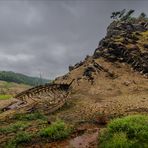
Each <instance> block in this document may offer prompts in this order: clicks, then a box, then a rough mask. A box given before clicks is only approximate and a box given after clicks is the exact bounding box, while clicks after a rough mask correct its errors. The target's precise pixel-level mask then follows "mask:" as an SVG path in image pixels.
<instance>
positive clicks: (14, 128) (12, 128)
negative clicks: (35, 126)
mask: <svg viewBox="0 0 148 148" xmlns="http://www.w3.org/2000/svg"><path fill="white" fill-rule="evenodd" d="M28 126H29V124H28V123H26V122H21V121H18V122H16V123H14V124H10V125H9V126H6V127H1V128H0V134H8V133H16V132H18V131H19V130H24V129H25V128H27V127H28Z"/></svg>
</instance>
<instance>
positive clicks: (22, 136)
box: [0, 120, 72, 148]
mask: <svg viewBox="0 0 148 148" xmlns="http://www.w3.org/2000/svg"><path fill="white" fill-rule="evenodd" d="M27 127H29V126H28V125H25V124H23V123H22V122H20V123H19V122H18V123H15V124H12V125H10V126H9V127H7V128H3V129H1V131H0V132H1V133H3V134H8V133H12V132H13V133H16V134H15V135H14V136H13V137H12V138H11V139H10V140H9V141H7V143H6V144H5V148H17V147H21V146H22V147H23V146H24V145H26V144H29V142H31V141H35V139H36V138H37V139H38V140H39V139H41V140H42V141H43V140H48V141H54V140H62V139H64V138H67V137H68V136H69V135H70V134H71V132H72V128H71V127H70V126H69V125H67V124H66V123H65V122H63V121H61V120H57V121H55V122H53V123H52V124H50V125H46V127H45V126H44V127H42V128H41V129H40V130H38V131H37V132H34V133H29V131H28V132H27V131H25V130H26V128H27Z"/></svg>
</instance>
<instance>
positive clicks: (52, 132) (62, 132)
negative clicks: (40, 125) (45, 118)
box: [39, 120, 71, 140]
mask: <svg viewBox="0 0 148 148" xmlns="http://www.w3.org/2000/svg"><path fill="white" fill-rule="evenodd" d="M70 133H71V128H70V127H69V126H68V125H66V124H65V123H64V122H63V121H60V120H59V121H56V122H54V123H53V124H51V125H50V126H49V127H47V128H44V129H42V130H41V131H40V133H39V134H40V136H41V137H48V138H49V139H50V140H60V139H64V138H66V137H68V136H69V135H70Z"/></svg>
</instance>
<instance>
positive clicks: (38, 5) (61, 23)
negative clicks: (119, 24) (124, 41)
mask: <svg viewBox="0 0 148 148" xmlns="http://www.w3.org/2000/svg"><path fill="white" fill-rule="evenodd" d="M147 6H148V2H147V1H142V0H141V1H138V0H131V1H130V2H129V1H128V0H118V1H117V0H98V1H97V0H96V1H93V0H92V1H89V0H77V1H70V2H69V1H66V0H65V1H62V0H61V1H57V0H56V1H50V0H49V1H48V0H42V1H41V0H30V1H27V0H24V1H23V0H20V1H19V0H14V1H10V0H6V1H0V70H12V71H16V72H21V73H25V74H28V75H34V76H39V73H40V71H41V72H42V74H43V76H44V77H47V78H54V77H56V76H58V75H61V74H64V73H66V72H67V70H68V65H70V64H75V63H76V62H78V61H80V60H82V59H84V57H85V56H86V55H87V54H92V53H93V52H94V50H95V48H96V46H97V44H98V42H99V40H100V39H101V38H102V37H103V36H104V35H105V33H106V27H107V26H108V24H109V23H110V21H111V20H110V18H109V17H110V14H111V12H112V11H114V10H121V9H124V8H126V9H130V8H131V9H135V10H136V11H137V13H140V12H146V13H147V14H148V10H147Z"/></svg>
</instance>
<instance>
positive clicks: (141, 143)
mask: <svg viewBox="0 0 148 148" xmlns="http://www.w3.org/2000/svg"><path fill="white" fill-rule="evenodd" d="M99 140H100V145H99V147H101V148H119V147H120V148H135V147H136V148H141V147H143V148H146V147H148V116H146V115H130V116H127V117H123V118H118V119H114V120H112V121H111V122H110V123H109V125H108V126H107V129H105V130H103V131H102V132H101V136H100V139H99Z"/></svg>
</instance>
